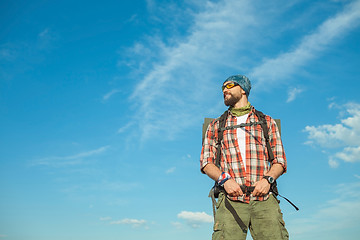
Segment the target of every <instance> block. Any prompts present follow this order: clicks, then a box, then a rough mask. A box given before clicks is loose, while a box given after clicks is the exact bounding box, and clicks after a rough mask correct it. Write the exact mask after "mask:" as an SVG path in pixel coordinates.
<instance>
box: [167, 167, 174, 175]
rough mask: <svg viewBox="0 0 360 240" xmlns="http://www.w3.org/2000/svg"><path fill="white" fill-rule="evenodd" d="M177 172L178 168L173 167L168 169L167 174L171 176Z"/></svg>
mask: <svg viewBox="0 0 360 240" xmlns="http://www.w3.org/2000/svg"><path fill="white" fill-rule="evenodd" d="M175 170H176V167H172V168H169V169H167V170H166V171H165V172H166V174H170V173H173V172H175Z"/></svg>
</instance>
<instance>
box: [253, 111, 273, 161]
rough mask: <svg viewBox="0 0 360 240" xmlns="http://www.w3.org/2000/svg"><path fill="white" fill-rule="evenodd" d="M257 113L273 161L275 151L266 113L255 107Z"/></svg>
mask: <svg viewBox="0 0 360 240" xmlns="http://www.w3.org/2000/svg"><path fill="white" fill-rule="evenodd" d="M255 115H256V116H257V117H258V119H259V121H260V125H261V128H262V130H263V133H264V137H265V141H266V148H267V150H268V157H269V159H268V160H269V162H272V161H273V160H274V153H273V151H272V149H271V146H270V142H269V129H268V127H267V122H266V118H265V114H263V113H262V112H260V111H258V110H256V109H255Z"/></svg>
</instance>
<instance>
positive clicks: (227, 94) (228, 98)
mask: <svg viewBox="0 0 360 240" xmlns="http://www.w3.org/2000/svg"><path fill="white" fill-rule="evenodd" d="M232 83H234V82H230V81H228V82H225V83H224V85H223V94H224V103H225V105H226V106H232V107H233V106H234V105H235V104H236V103H237V102H239V101H240V99H241V98H242V97H243V92H244V90H242V88H241V87H240V86H239V85H238V84H237V83H235V85H234V86H233V87H231V88H227V87H226V86H228V87H229V86H231V84H232ZM244 93H245V92H244Z"/></svg>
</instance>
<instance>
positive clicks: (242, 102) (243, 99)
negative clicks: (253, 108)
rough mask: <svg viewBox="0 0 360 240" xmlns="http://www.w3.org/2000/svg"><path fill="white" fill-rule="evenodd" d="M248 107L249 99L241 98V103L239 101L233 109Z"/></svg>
mask: <svg viewBox="0 0 360 240" xmlns="http://www.w3.org/2000/svg"><path fill="white" fill-rule="evenodd" d="M247 105H248V100H247V98H241V99H240V101H238V102H237V103H235V105H234V106H233V108H243V107H246V106H247Z"/></svg>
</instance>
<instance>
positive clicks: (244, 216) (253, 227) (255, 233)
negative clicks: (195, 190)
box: [212, 193, 289, 240]
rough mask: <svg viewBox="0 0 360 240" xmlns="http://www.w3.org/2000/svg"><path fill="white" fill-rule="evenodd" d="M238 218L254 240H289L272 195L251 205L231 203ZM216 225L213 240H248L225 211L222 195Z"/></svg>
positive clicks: (221, 195)
mask: <svg viewBox="0 0 360 240" xmlns="http://www.w3.org/2000/svg"><path fill="white" fill-rule="evenodd" d="M228 201H229V202H230V203H231V205H232V206H233V207H234V209H235V210H236V212H237V214H238V215H239V217H240V218H241V220H242V221H243V222H244V224H245V225H246V226H247V227H248V229H250V233H251V236H252V238H253V239H254V240H288V239H289V234H288V232H287V230H286V228H285V222H284V220H283V217H282V213H281V210H280V207H279V203H278V201H277V199H276V197H275V196H273V195H272V194H271V195H270V196H269V199H268V200H266V201H250V203H249V204H247V203H243V202H236V201H231V200H228ZM216 209H217V210H216V214H215V223H214V233H213V236H212V239H213V240H220V239H224V240H245V239H246V235H247V233H244V232H243V231H242V230H241V228H240V227H239V225H238V224H237V222H236V221H235V219H234V216H233V215H232V214H231V213H230V211H229V210H228V209H227V208H226V207H225V195H224V194H223V193H220V195H219V198H218V201H217V204H216Z"/></svg>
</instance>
